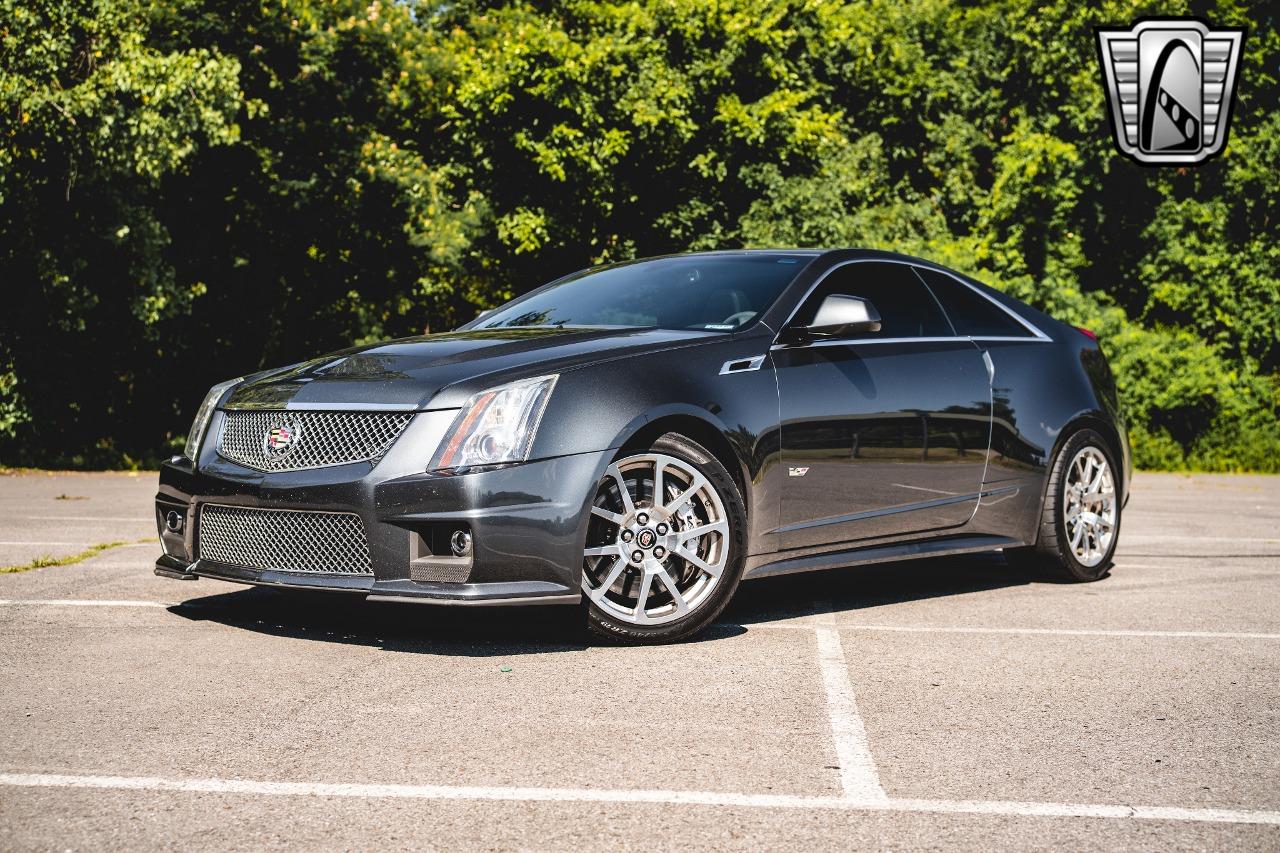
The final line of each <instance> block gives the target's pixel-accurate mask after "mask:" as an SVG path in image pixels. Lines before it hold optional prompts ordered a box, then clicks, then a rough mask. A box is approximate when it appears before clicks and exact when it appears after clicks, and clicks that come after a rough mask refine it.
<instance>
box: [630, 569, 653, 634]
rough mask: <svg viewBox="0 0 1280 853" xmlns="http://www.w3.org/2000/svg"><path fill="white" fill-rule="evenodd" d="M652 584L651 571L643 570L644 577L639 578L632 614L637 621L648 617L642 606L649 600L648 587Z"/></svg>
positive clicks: (642, 620)
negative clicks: (638, 588)
mask: <svg viewBox="0 0 1280 853" xmlns="http://www.w3.org/2000/svg"><path fill="white" fill-rule="evenodd" d="M651 586H653V573H652V572H645V573H644V577H642V578H641V579H640V592H639V593H637V594H636V609H635V612H634V613H633V614H632V616H633V618H634V619H635V621H637V622H644V621H646V620H647V619H648V617H647V616H646V615H645V612H644V606H645V604H646V603H648V601H649V588H650V587H651Z"/></svg>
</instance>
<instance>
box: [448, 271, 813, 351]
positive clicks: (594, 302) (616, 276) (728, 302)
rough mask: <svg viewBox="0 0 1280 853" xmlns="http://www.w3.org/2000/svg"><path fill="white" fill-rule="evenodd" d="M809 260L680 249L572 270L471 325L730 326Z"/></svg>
mask: <svg viewBox="0 0 1280 853" xmlns="http://www.w3.org/2000/svg"><path fill="white" fill-rule="evenodd" d="M808 260H809V258H808V256H806V255H798V254H785V253H773V252H769V253H759V254H755V253H753V254H742V255H685V256H683V257H675V258H657V259H654V260H649V261H633V262H630V263H623V264H618V265H616V266H611V267H606V268H604V269H595V270H587V271H585V272H581V273H577V274H575V275H572V276H570V277H569V278H566V279H564V280H563V281H560V282H557V283H555V284H553V285H551V286H550V287H547V288H545V289H543V290H541V291H539V292H537V293H535V294H533V295H532V296H530V297H529V298H527V299H524V300H521V301H519V302H513V303H509V304H507V305H504V306H503V307H501V308H498V309H496V310H495V311H494V312H493V313H492V314H489V315H488V316H486V317H483V318H481V319H480V320H478V321H477V322H476V324H475V325H474V326H473V327H472V328H476V329H494V328H500V327H512V326H634V327H645V328H652V327H657V328H660V329H696V330H702V331H709V332H732V331H733V330H735V329H738V328H741V327H742V326H745V325H747V324H748V323H751V322H753V321H754V320H755V319H756V318H757V317H759V316H760V314H761V313H763V312H764V311H765V310H766V309H768V307H769V306H770V305H772V304H773V303H774V301H775V300H776V299H777V298H778V296H779V295H780V294H781V293H782V290H783V288H785V287H786V286H787V285H788V284H789V283H790V282H791V280H792V279H793V278H795V277H796V274H797V273H798V272H800V270H801V269H803V268H804V266H805V264H806V263H807V261H808Z"/></svg>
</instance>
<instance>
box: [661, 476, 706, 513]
mask: <svg viewBox="0 0 1280 853" xmlns="http://www.w3.org/2000/svg"><path fill="white" fill-rule="evenodd" d="M705 485H707V479H706V477H703V476H702V475H701V474H695V475H694V477H693V482H692V483H690V485H689V488H687V489H685V490H684V491H683V492H681V493H680V494H678V495H676V496H675V497H674V498H672V499H671V500H669V501H667V502H666V503H664V504H662V508H663V509H664V510H666V511H667V512H669V513H674V512H675V511H676V510H677V509H679V508H680V505H681V504H683V503H684V502H685V501H687V500H689V498H691V497H693V496H694V495H695V494H697V492H698V490H699V489H701V488H702V487H703V486H705ZM655 503H656V501H655Z"/></svg>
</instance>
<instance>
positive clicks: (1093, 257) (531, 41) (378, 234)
mask: <svg viewBox="0 0 1280 853" xmlns="http://www.w3.org/2000/svg"><path fill="white" fill-rule="evenodd" d="M1188 12H1190V13H1195V14H1199V15H1202V16H1203V17H1205V18H1207V19H1208V20H1209V21H1211V22H1212V23H1214V24H1217V25H1245V26H1247V27H1248V28H1249V35H1248V37H1247V39H1246V42H1245V56H1244V64H1243V74H1242V83H1241V86H1240V90H1239V93H1238V103H1237V105H1236V109H1235V114H1234V120H1233V124H1232V128H1231V140H1230V145H1229V148H1228V150H1227V152H1226V154H1225V155H1224V156H1222V157H1220V158H1218V159H1216V160H1214V161H1212V162H1210V163H1207V164H1205V165H1202V166H1199V167H1196V168H1186V169H1170V168H1164V169H1150V168H1143V167H1141V166H1137V165H1135V164H1133V163H1131V162H1129V161H1127V160H1125V159H1124V158H1122V157H1121V156H1120V155H1119V154H1118V153H1117V152H1116V151H1115V150H1114V148H1113V146H1112V143H1111V140H1110V138H1109V135H1108V134H1109V129H1108V127H1107V123H1106V119H1105V112H1104V110H1105V102H1104V97H1103V91H1102V86H1101V79H1100V73H1099V69H1098V66H1097V59H1096V54H1095V50H1094V45H1093V34H1092V27H1093V26H1094V25H1096V24H1127V23H1128V22H1130V21H1131V20H1133V19H1135V18H1137V17H1139V16H1141V15H1143V14H1154V13H1159V14H1184V13H1188ZM1278 75H1280V29H1278V28H1277V21H1276V15H1275V7H1274V6H1272V5H1270V4H1267V3H1263V2H1244V0H1240V1H1239V2H1232V0H1221V2H1218V3H1216V4H1201V3H1197V4H1191V6H1190V7H1188V6H1187V5H1186V4H1183V3H1168V4H1161V5H1145V4H1138V5H1134V4H1133V3H1129V2H1125V3H1120V2H1114V0H1113V1H1112V2H1103V3H1093V4H1083V3H1076V2H1069V0H1045V2H1043V3H1040V4H1036V5H1034V6H1033V5H1032V4H1028V3H1024V2H1020V0H971V2H957V0H920V2H911V3H902V2H897V0H864V2H857V3H848V4H845V3H836V2H826V0H795V2H783V0H635V2H591V0H575V2H560V3H553V2H510V3H503V4H483V3H476V2H458V3H445V4H441V3H435V2H426V0H422V2H403V1H402V2H391V1H390V0H260V2H257V3H246V2H242V0H167V2H164V3H154V4H151V3H146V2H143V0H76V2H71V0H63V2H59V0H0V282H3V293H4V297H5V298H4V308H5V310H4V311H3V312H2V313H0V459H3V461H4V462H7V463H10V464H14V463H28V464H32V463H38V464H58V465H66V464H70V465H120V464H124V465H128V464H139V463H144V462H148V461H152V460H154V459H155V458H157V457H159V456H162V455H164V454H166V453H168V452H170V450H171V449H172V448H174V447H176V446H178V445H179V444H180V441H181V438H182V435H183V433H184V432H185V430H186V427H187V424H188V422H189V418H190V416H191V414H192V411H193V409H194V407H195V404H196V403H197V402H198V399H199V397H200V395H201V393H202V391H203V389H204V388H205V387H207V386H208V385H209V384H211V383H212V382H214V381H216V380H220V379H224V378H226V377H228V376H234V375H238V374H241V373H244V372H248V371H251V370H254V369H256V368H259V367H263V366H270V365H275V364H281V363H286V362H290V361H295V360H297V359H298V358H300V357H303V356H304V355H309V354H314V353H316V352H319V351H323V350H327V349H333V348H337V347H340V346H344V345H347V344H349V343H351V342H356V341H365V340H371V339H378V338H383V337H390V336H396V335H404V334H411V333H417V332H421V331H423V330H425V329H434V330H440V329H445V328H449V327H451V326H452V325H454V324H456V323H458V322H461V321H464V320H466V319H469V318H470V317H471V316H473V314H474V312H475V311H476V310H477V308H479V307H483V306H489V305H491V304H494V303H496V302H498V301H501V300H503V299H505V298H506V297H508V296H510V295H512V294H515V293H518V292H521V291H523V290H526V289H528V288H530V287H532V286H534V285H536V284H538V283H540V282H542V281H544V280H546V279H548V278H550V277H552V276H554V275H557V274H560V273H563V272H565V271H568V270H571V269H576V268H580V267H582V266H586V265H589V264H592V263H597V262H601V261H607V260H613V259H619V258H628V257H633V256H637V255H650V254H658V253H663V252H671V251H680V250H686V249H695V248H710V247H736V246H757V245H800V246H824V245H863V246H877V247H886V248H894V249H898V250H901V251H906V252H909V253H914V254H920V255H924V256H926V257H930V258H933V259H936V260H938V261H941V262H943V263H946V264H949V265H952V266H954V267H956V268H959V269H962V270H965V271H967V272H970V273H972V274H974V275H976V276H978V277H980V278H983V279H985V280H988V281H990V282H992V283H993V284H995V285H997V286H999V287H1002V288H1004V289H1006V290H1008V291H1010V292H1012V293H1014V294H1015V295H1017V296H1019V297H1021V298H1024V299H1027V300H1029V301H1031V302H1032V303H1035V304H1037V305H1039V306H1041V307H1044V308H1046V309H1048V310H1049V311H1051V312H1053V313H1055V314H1056V315H1057V316H1059V317H1061V318H1063V319H1066V320H1069V321H1072V322H1076V323H1080V324H1084V325H1089V326H1091V327H1092V328H1094V329H1096V330H1097V331H1098V332H1099V333H1100V334H1101V336H1102V340H1103V344H1104V347H1105V348H1106V349H1107V351H1108V353H1109V355H1110V356H1111V358H1112V362H1113V365H1114V366H1115V368H1116V371H1117V373H1118V375H1119V381H1120V386H1121V388H1122V391H1123V394H1124V398H1125V404H1126V407H1127V410H1128V413H1129V417H1130V419H1131V423H1132V435H1133V440H1134V445H1135V449H1136V452H1137V460H1138V463H1139V464H1140V465H1144V466H1147V467H1159V468H1185V467H1202V468H1209V469H1225V470H1232V469H1255V470H1270V471H1275V470H1280V426H1278V424H1277V405H1278V398H1280V379H1278V377H1280V335H1278V333H1277V328H1278V327H1280V240H1278V239H1277V237H1280V224H1278V223H1280V180H1277V179H1278V178H1280V110H1278V109H1277V107H1278V106H1280V105H1278V104H1277V93H1280V86H1277V76H1278Z"/></svg>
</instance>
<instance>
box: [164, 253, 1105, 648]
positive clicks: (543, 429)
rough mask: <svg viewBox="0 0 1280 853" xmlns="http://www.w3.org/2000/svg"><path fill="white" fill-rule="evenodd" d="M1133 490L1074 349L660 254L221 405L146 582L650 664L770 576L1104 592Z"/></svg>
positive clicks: (180, 463) (765, 272)
mask: <svg viewBox="0 0 1280 853" xmlns="http://www.w3.org/2000/svg"><path fill="white" fill-rule="evenodd" d="M1129 471H1130V463H1129V449H1128V442H1127V438H1126V435H1125V429H1124V426H1123V424H1122V422H1121V416H1120V413H1119V411H1118V406H1117V400H1116V389H1115V385H1114V382H1113V380H1112V376H1111V371H1110V368H1109V367H1108V366H1107V362H1106V360H1105V358H1104V357H1103V355H1102V352H1101V351H1100V350H1099V348H1098V343H1097V341H1096V340H1095V339H1094V336H1093V335H1092V333H1090V332H1088V331H1086V330H1081V329H1076V328H1073V327H1071V326H1068V325H1065V324H1063V323H1060V322H1058V321H1057V320H1054V319H1052V318H1050V317H1048V316H1046V315H1044V314H1042V313H1040V312H1039V311H1036V310H1035V309H1033V308H1030V307H1028V306H1026V305H1024V304H1022V303H1020V302H1017V301H1016V300H1013V299H1011V298H1009V297H1007V296H1004V295H1002V294H1001V293H998V292H996V291H994V290H992V289H990V288H988V287H986V286H985V285H983V284H980V283H979V282H976V281H974V280H972V279H969V278H967V277H965V276H963V275H959V274H957V273H954V272H952V271H950V270H947V269H944V268H942V267H939V266H938V265H936V264H932V263H929V262H927V261H922V260H918V259H915V258H909V257H904V256H901V255H895V254H889V253H884V252H875V251H863V250H841V251H740V252H712V253H706V254H691V255H677V256H671V257H662V258H653V259H649V260H641V261H634V262H629V263H622V264H616V265H613V266H607V267H603V268H594V269H589V270H585V271H582V272H578V273H574V274H572V275H569V276H566V277H564V278H562V279H559V280H557V281H554V282H552V283H550V284H548V285H546V286H544V287H542V288H540V289H537V290H534V291H533V292H531V293H529V294H527V295H526V296H523V297H521V298H519V299H516V300H514V301H512V302H509V303H508V304H506V305H504V306H502V307H501V308H498V309H496V310H494V311H491V312H488V313H486V314H484V315H482V316H481V317H479V318H477V319H476V320H474V321H472V322H471V323H468V324H467V325H465V326H463V327H462V328H461V329H459V330H458V331H455V332H450V333H447V334H436V335H427V336H423V337H417V338H408V339H405V340H399V341H391V342H388V343H382V344H376V345H373V346H365V347H359V348H356V349H351V350H346V351H343V352H338V353H334V354H333V355H328V356H324V357H321V358H317V359H313V360H310V361H306V362H302V363H300V364H296V365H293V366H291V367H285V368H281V369H277V370H269V371H265V372H262V373H257V374H254V375H252V376H247V377H245V378H243V379H235V380H232V381H230V382H225V383H222V384H219V385H217V386H215V387H214V388H213V389H212V390H210V391H209V394H208V396H207V397H206V398H205V400H204V403H203V404H202V405H201V406H200V409H199V412H198V413H197V415H196V418H195V423H194V424H193V425H192V428H191V434H190V440H189V441H188V444H187V448H186V453H185V454H184V455H183V456H179V457H175V458H173V459H172V460H170V461H169V462H168V463H167V464H165V465H164V467H163V470H162V471H161V473H160V490H159V494H157V496H156V519H157V523H158V525H159V531H160V539H161V543H162V545H163V548H164V554H163V555H162V556H161V557H160V559H159V561H158V562H157V563H156V572H157V574H160V575H163V576H166V577H172V578H181V579H194V578H197V577H207V578H218V579H220V580H228V581H237V582H241V583H252V584H266V585H271V586H282V587H301V588H309V589H327V590H342V591H348V592H351V593H358V594H359V595H361V596H363V597H365V598H366V599H368V600H370V601H398V602H423V603H428V604H451V605H486V604H503V605H516V604H579V605H580V607H581V609H582V610H583V611H584V612H585V620H586V622H587V624H588V626H589V627H590V628H591V630H593V631H595V632H596V633H598V634H601V635H603V636H606V637H610V638H613V639H616V640H620V641H625V642H632V643H651V642H667V641H672V640H678V639H681V638H684V637H688V636H690V635H691V634H693V633H695V632H697V631H699V630H700V629H702V628H704V627H706V626H707V625H708V624H710V623H711V622H712V621H713V620H714V619H715V618H716V616H717V614H718V613H719V612H720V611H721V609H722V608H724V606H725V604H726V603H727V602H728V601H729V599H730V597H731V596H732V595H733V593H734V590H735V589H736V587H737V586H738V583H739V581H741V580H743V579H750V578H758V577H765V576H769V575H777V574H781V573H786V572H800V571H808V570H810V569H834V568H841V567H848V566H856V565H860V564H865V563H875V562H883V561H889V560H901V559H904V558H909V557H921V556H927V555H937V554H956V553H962V552H974V551H991V550H997V549H999V550H1003V551H1004V554H1005V556H1006V557H1007V558H1008V559H1009V561H1010V562H1013V563H1016V564H1018V565H1020V566H1021V565H1026V566H1028V567H1034V568H1036V569H1037V570H1045V569H1048V570H1052V571H1056V572H1058V573H1060V574H1061V575H1062V576H1063V577H1065V578H1067V579H1071V580H1077V581H1089V580H1094V579H1097V578H1099V577H1101V576H1102V575H1103V574H1105V573H1106V571H1107V569H1108V566H1109V565H1110V561H1111V557H1112V554H1113V552H1114V551H1115V548H1116V542H1117V537H1118V535H1119V532H1120V511H1121V508H1122V507H1123V506H1124V503H1125V497H1126V489H1127V484H1128V479H1129V477H1128V475H1129ZM425 618H429V617H425Z"/></svg>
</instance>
